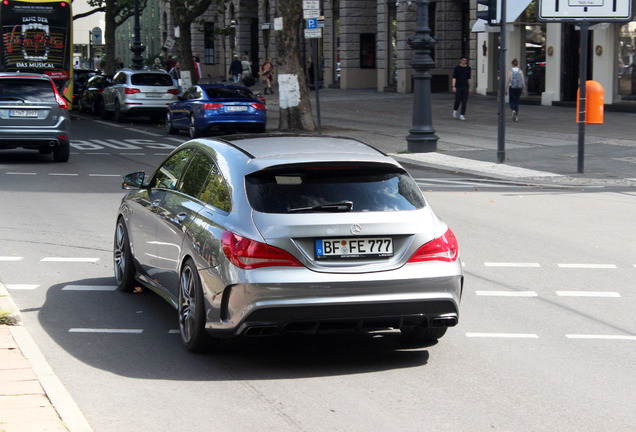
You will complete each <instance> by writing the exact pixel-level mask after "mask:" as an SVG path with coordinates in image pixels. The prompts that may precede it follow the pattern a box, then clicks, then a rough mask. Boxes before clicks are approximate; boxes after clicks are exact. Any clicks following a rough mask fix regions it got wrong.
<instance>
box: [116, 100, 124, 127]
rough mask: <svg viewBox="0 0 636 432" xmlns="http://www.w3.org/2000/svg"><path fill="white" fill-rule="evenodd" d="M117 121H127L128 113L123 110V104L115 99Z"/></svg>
mask: <svg viewBox="0 0 636 432" xmlns="http://www.w3.org/2000/svg"><path fill="white" fill-rule="evenodd" d="M115 121H116V122H117V123H123V122H124V121H126V114H124V113H123V112H122V110H121V105H119V101H118V100H117V101H115Z"/></svg>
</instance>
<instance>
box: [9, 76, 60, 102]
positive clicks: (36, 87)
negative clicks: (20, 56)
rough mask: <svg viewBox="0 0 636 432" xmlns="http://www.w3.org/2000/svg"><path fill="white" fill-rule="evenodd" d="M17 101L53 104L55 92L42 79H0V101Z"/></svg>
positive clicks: (48, 83) (49, 84)
mask: <svg viewBox="0 0 636 432" xmlns="http://www.w3.org/2000/svg"><path fill="white" fill-rule="evenodd" d="M11 99H19V100H26V101H30V102H53V103H55V102H56V101H55V92H54V91H53V86H52V85H51V83H50V82H49V81H46V80H43V79H26V78H6V79H0V100H11Z"/></svg>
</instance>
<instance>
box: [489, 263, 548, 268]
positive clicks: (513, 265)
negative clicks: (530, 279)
mask: <svg viewBox="0 0 636 432" xmlns="http://www.w3.org/2000/svg"><path fill="white" fill-rule="evenodd" d="M484 265H485V266H486V267H528V268H538V267H541V264H539V263H506V262H485V263H484Z"/></svg>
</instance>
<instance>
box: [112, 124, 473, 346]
mask: <svg viewBox="0 0 636 432" xmlns="http://www.w3.org/2000/svg"><path fill="white" fill-rule="evenodd" d="M122 187H123V188H124V189H133V191H131V192H129V193H128V194H127V195H126V196H125V197H124V198H123V200H122V203H121V206H120V208H119V211H118V215H117V222H116V231H115V241H114V267H115V278H116V281H117V285H118V287H119V289H120V290H122V291H131V290H133V289H134V287H135V286H136V285H138V283H139V282H140V283H141V284H143V285H144V286H146V287H149V288H151V289H152V290H154V291H156V292H157V293H159V295H161V296H162V297H163V298H165V299H166V300H168V301H169V302H170V303H171V304H172V305H173V306H174V307H175V308H176V309H177V310H178V317H179V328H180V332H181V338H182V340H183V342H184V344H185V346H186V347H187V349H189V350H192V351H200V350H202V349H204V348H205V347H207V346H209V343H210V342H211V341H214V340H215V339H216V338H223V337H232V336H238V335H244V336H270V335H277V334H281V333H317V332H331V331H340V330H343V331H344V330H349V331H351V330H355V331H368V330H377V329H400V330H401V331H402V332H403V333H404V334H405V335H406V336H407V337H410V338H412V339H414V340H417V341H433V340H436V339H438V338H440V337H442V336H443V335H444V333H445V332H446V329H447V327H449V326H454V325H455V324H457V321H458V314H459V303H460V299H461V295H462V289H463V274H462V268H461V264H460V261H459V252H458V246H457V241H456V239H455V236H454V235H453V233H452V231H451V230H450V229H449V228H448V226H447V225H446V224H445V223H444V222H442V221H441V220H440V219H439V218H438V217H437V216H436V215H435V213H434V212H433V210H432V209H431V207H430V206H429V205H428V203H427V202H426V200H425V198H424V197H423V196H422V193H421V191H420V189H419V188H418V187H417V185H416V184H415V182H414V181H413V179H412V178H411V177H410V176H409V174H408V173H407V172H406V171H405V170H404V169H403V168H402V167H401V166H400V165H399V164H398V163H397V162H396V161H395V160H393V159H392V158H390V157H388V156H386V155H385V154H383V153H381V152H379V151H378V150H376V149H374V148H372V147H370V146H368V145H366V144H363V143H361V142H359V141H355V140H352V139H345V138H331V137H316V136H312V137H307V136H302V137H301V136H281V135H271V136H267V135H266V136H264V137H263V136H259V137H255V136H246V135H245V136H236V137H226V139H199V140H192V141H189V142H186V143H184V144H182V145H181V146H179V147H178V148H177V149H175V151H173V152H172V154H171V155H170V156H168V158H167V159H166V160H165V162H163V163H162V164H161V165H160V166H159V168H157V170H156V171H155V172H154V173H152V174H150V175H148V176H146V175H145V174H144V173H143V172H137V173H133V174H129V175H127V176H125V177H124V182H123V184H122Z"/></svg>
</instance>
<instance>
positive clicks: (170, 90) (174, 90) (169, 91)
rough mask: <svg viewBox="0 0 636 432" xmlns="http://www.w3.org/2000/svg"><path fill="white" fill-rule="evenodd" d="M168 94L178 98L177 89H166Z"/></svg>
mask: <svg viewBox="0 0 636 432" xmlns="http://www.w3.org/2000/svg"><path fill="white" fill-rule="evenodd" d="M168 93H170V94H173V95H175V96H179V89H168Z"/></svg>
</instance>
